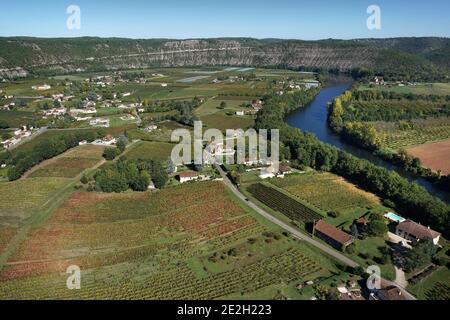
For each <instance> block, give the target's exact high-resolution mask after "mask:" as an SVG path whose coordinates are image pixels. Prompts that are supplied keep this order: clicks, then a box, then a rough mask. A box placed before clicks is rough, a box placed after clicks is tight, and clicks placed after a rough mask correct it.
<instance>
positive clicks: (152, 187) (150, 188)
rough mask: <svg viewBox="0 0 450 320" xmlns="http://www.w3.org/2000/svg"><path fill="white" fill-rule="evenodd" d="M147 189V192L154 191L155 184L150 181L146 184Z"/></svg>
mask: <svg viewBox="0 0 450 320" xmlns="http://www.w3.org/2000/svg"><path fill="white" fill-rule="evenodd" d="M147 189H148V190H155V189H156V187H155V184H154V183H153V181H150V183H149V184H148V188H147Z"/></svg>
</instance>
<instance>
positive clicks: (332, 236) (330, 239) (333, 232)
mask: <svg viewBox="0 0 450 320" xmlns="http://www.w3.org/2000/svg"><path fill="white" fill-rule="evenodd" d="M313 234H315V235H317V236H318V237H319V238H321V239H323V240H324V241H326V242H327V243H328V244H330V245H331V246H333V247H334V248H336V249H339V250H343V249H344V248H345V247H347V246H348V245H349V244H351V243H352V242H353V237H352V236H351V235H349V234H348V233H346V232H344V231H342V230H339V229H337V228H336V227H334V226H332V225H331V224H328V223H326V222H325V221H323V220H319V222H317V223H316V224H315V226H314V231H313Z"/></svg>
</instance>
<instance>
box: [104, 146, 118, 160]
mask: <svg viewBox="0 0 450 320" xmlns="http://www.w3.org/2000/svg"><path fill="white" fill-rule="evenodd" d="M119 154H121V151H120V150H119V149H118V148H115V147H108V148H106V149H105V151H103V158H105V159H106V160H108V161H111V160H114V159H115V158H116V157H117V156H118V155H119Z"/></svg>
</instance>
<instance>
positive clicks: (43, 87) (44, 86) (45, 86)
mask: <svg viewBox="0 0 450 320" xmlns="http://www.w3.org/2000/svg"><path fill="white" fill-rule="evenodd" d="M31 88H32V89H33V90H37V91H45V90H48V89H50V88H51V86H50V85H48V84H39V85H36V86H32V87H31Z"/></svg>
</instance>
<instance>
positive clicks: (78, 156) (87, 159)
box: [25, 145, 104, 178]
mask: <svg viewBox="0 0 450 320" xmlns="http://www.w3.org/2000/svg"><path fill="white" fill-rule="evenodd" d="M103 150H104V147H101V146H94V145H85V146H80V147H77V148H74V149H71V150H69V151H67V152H65V153H64V154H62V155H61V156H58V157H55V158H52V159H50V160H47V161H45V162H43V163H41V164H39V165H38V166H36V167H35V168H32V169H31V170H30V171H29V172H27V173H26V174H25V176H26V177H30V178H36V177H55V178H58V177H60V178H75V177H76V176H78V175H79V174H80V173H81V172H83V171H84V170H86V169H88V168H91V167H94V166H95V165H96V164H98V163H99V162H100V161H101V160H102V159H103V158H102V154H103Z"/></svg>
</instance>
